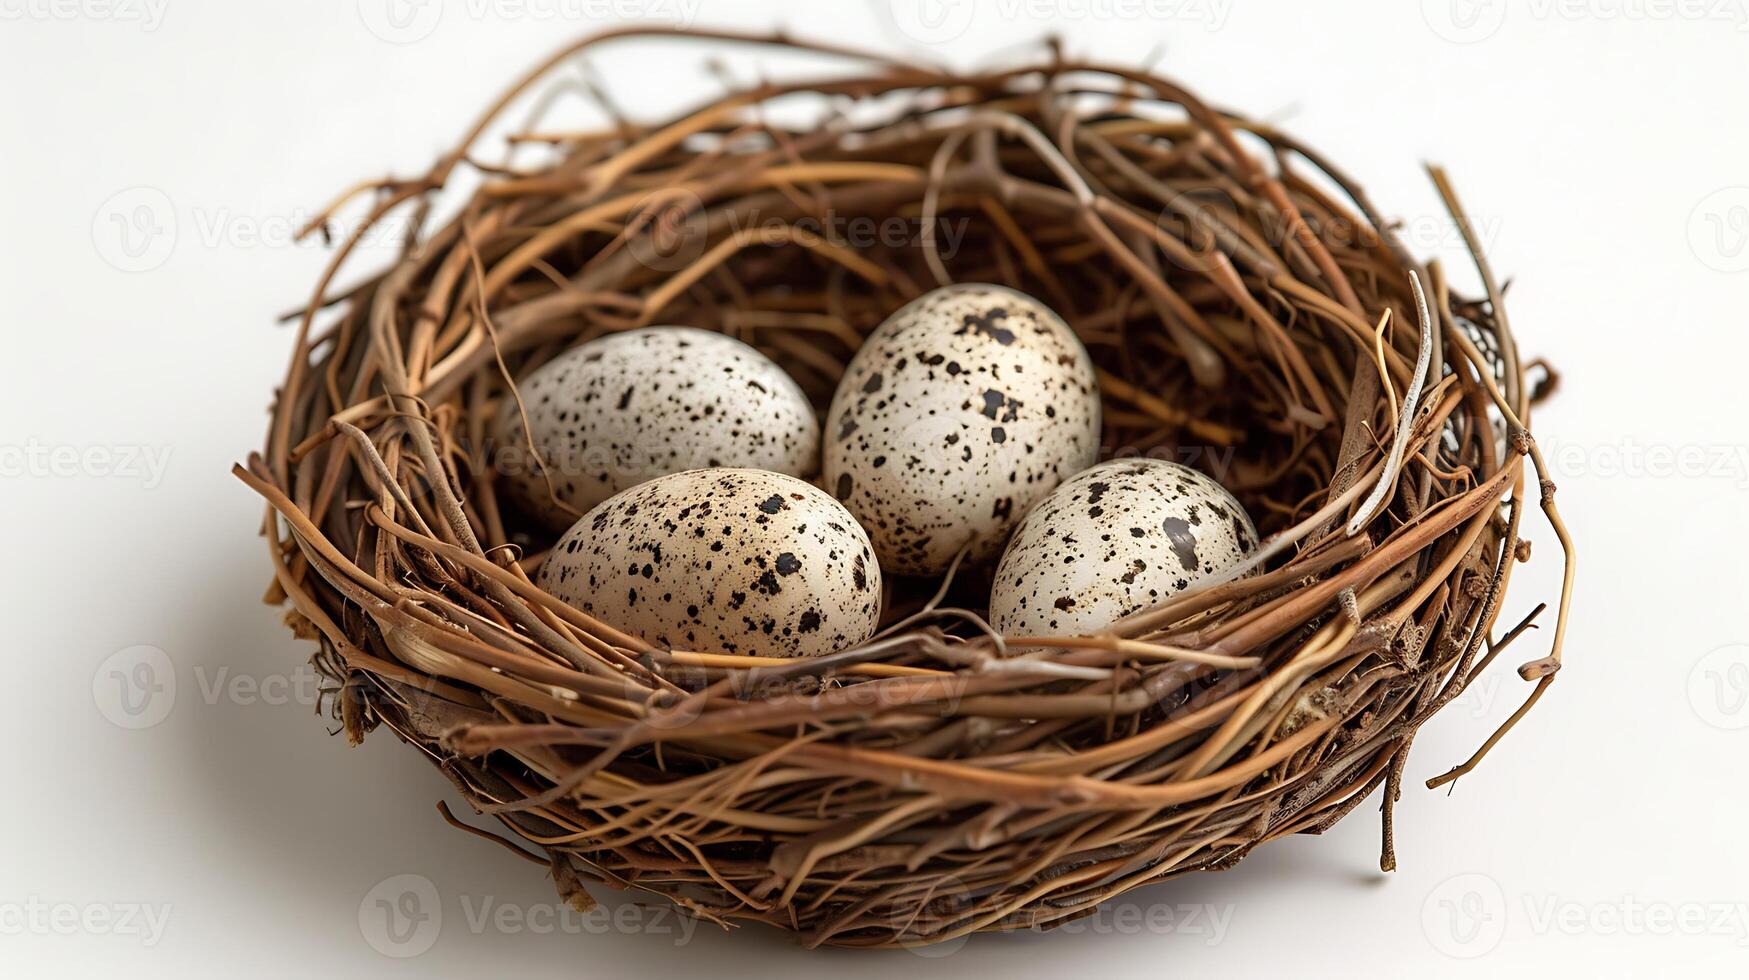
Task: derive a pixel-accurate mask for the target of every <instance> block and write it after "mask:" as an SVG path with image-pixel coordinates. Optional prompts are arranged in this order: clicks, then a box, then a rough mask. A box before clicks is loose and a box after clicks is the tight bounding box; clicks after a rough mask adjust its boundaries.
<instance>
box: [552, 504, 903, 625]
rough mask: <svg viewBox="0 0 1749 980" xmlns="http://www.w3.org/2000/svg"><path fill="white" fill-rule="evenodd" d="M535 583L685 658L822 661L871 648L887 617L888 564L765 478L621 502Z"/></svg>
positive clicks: (858, 533) (853, 529)
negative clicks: (884, 568)
mask: <svg viewBox="0 0 1749 980" xmlns="http://www.w3.org/2000/svg"><path fill="white" fill-rule="evenodd" d="M536 583H537V584H538V585H539V586H540V587H541V588H542V589H545V590H546V591H548V592H550V593H552V594H553V595H555V596H557V597H558V598H560V599H563V600H564V601H566V602H568V603H570V604H571V605H573V606H575V607H576V608H578V609H581V610H582V611H583V612H586V613H588V614H590V615H592V616H595V617H597V618H599V619H602V620H604V621H606V622H608V623H610V624H612V625H614V626H616V627H618V628H619V629H622V630H625V631H626V632H629V633H632V634H635V635H637V636H640V637H642V638H644V639H645V640H648V641H649V642H651V643H654V644H658V645H660V646H663V647H668V648H671V649H679V650H694V651H704V652H710V653H738V654H748V655H756V656H816V655H819V654H826V653H834V652H837V651H839V650H842V649H844V648H846V647H850V646H854V645H855V644H858V643H861V642H862V641H864V640H866V639H868V638H869V637H870V636H872V635H874V631H875V626H876V623H877V622H878V621H879V618H880V606H881V570H880V565H879V564H878V563H877V562H876V561H875V556H874V549H873V548H872V547H871V546H870V544H869V540H868V535H866V534H864V533H863V531H862V528H861V527H859V526H857V523H856V519H855V518H853V517H851V516H850V514H849V513H848V512H847V511H845V509H844V508H843V507H842V506H841V505H840V504H839V503H838V502H837V501H836V500H833V499H832V498H831V497H830V496H829V495H827V494H826V493H824V492H823V491H821V490H820V489H819V488H817V487H815V486H814V485H813V484H811V483H807V482H806V481H803V480H798V479H796V478H795V477H793V476H785V475H784V474H781V473H770V472H766V471H764V470H749V469H704V470H690V471H688V472H685V473H674V474H670V475H668V476H662V477H657V478H656V479H654V480H650V481H648V482H645V483H641V484H639V485H638V486H635V487H632V488H631V489H630V490H626V491H624V492H622V493H619V494H617V495H615V496H613V497H611V498H609V499H608V500H606V501H605V502H603V503H602V504H600V505H599V506H597V507H596V508H595V509H594V510H592V511H590V512H589V513H588V514H587V515H585V516H584V518H583V519H582V520H580V521H578V522H577V524H576V525H575V526H574V527H572V528H571V529H570V530H569V531H567V532H566V533H565V535H564V536H563V537H561V538H560V539H559V543H558V544H557V545H556V546H555V547H554V548H553V551H552V553H551V554H550V555H549V556H548V557H547V559H546V561H545V562H543V563H542V564H541V568H540V572H539V574H538V575H537V577H536Z"/></svg>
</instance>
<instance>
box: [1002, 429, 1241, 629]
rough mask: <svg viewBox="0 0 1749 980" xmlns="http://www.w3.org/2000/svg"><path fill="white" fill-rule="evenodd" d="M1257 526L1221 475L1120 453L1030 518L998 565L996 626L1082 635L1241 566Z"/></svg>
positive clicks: (1060, 489) (1055, 494) (1074, 480)
mask: <svg viewBox="0 0 1749 980" xmlns="http://www.w3.org/2000/svg"><path fill="white" fill-rule="evenodd" d="M1256 547H1257V529H1256V527H1255V526H1254V525H1252V523H1251V518H1250V517H1249V516H1248V515H1247V514H1246V513H1245V510H1244V508H1243V507H1241V506H1240V504H1239V502H1238V501H1237V500H1235V499H1233V495H1232V494H1230V493H1228V492H1227V490H1226V488H1225V487H1223V486H1221V485H1220V484H1219V483H1216V482H1215V481H1214V480H1213V479H1211V478H1209V477H1208V476H1205V475H1203V474H1202V473H1201V472H1199V471H1197V470H1194V469H1192V468H1190V467H1188V466H1185V465H1183V464H1181V463H1176V462H1170V461H1167V460H1157V459H1120V460H1113V461H1111V462H1108V463H1102V464H1100V465H1099V466H1095V467H1093V468H1092V469H1089V470H1086V471H1085V472H1083V473H1080V474H1078V475H1077V476H1075V477H1073V478H1072V479H1069V480H1065V481H1064V482H1063V484H1062V485H1061V486H1059V487H1057V489H1056V490H1055V491H1053V492H1052V493H1051V494H1050V496H1048V497H1046V498H1045V499H1044V500H1043V501H1041V502H1040V503H1039V505H1038V506H1037V507H1035V508H1033V509H1032V511H1031V512H1030V513H1028V514H1027V515H1026V518H1025V520H1023V521H1021V523H1020V526H1019V527H1018V528H1016V529H1015V532H1014V539H1013V540H1012V541H1011V542H1009V544H1008V550H1007V551H1005V552H1004V553H1003V555H1002V560H1001V562H1000V563H998V564H997V566H996V576H995V585H994V586H993V588H992V590H991V595H990V624H991V625H992V626H993V627H995V629H996V630H997V631H998V632H1000V633H1002V634H1003V635H1005V636H1018V637H1024V636H1080V635H1086V634H1089V633H1096V632H1099V631H1100V630H1103V629H1105V628H1106V627H1108V626H1110V625H1111V624H1112V623H1114V622H1116V621H1118V620H1119V619H1122V618H1123V617H1125V616H1128V615H1130V614H1131V613H1135V612H1139V611H1141V610H1143V609H1147V608H1148V607H1150V606H1154V605H1158V604H1159V603H1161V602H1164V601H1166V600H1167V599H1168V598H1170V597H1172V596H1173V595H1175V594H1177V593H1179V592H1182V591H1184V590H1185V589H1187V588H1189V587H1190V586H1191V585H1193V584H1195V583H1196V582H1198V581H1200V580H1202V579H1204V578H1207V577H1209V576H1211V575H1216V574H1219V573H1221V572H1224V571H1226V570H1228V569H1230V568H1232V567H1233V566H1234V565H1236V564H1238V563H1239V562H1240V561H1241V560H1242V559H1243V558H1244V557H1245V556H1246V555H1247V554H1249V553H1250V552H1251V551H1252V550H1254V549H1255V548H1256Z"/></svg>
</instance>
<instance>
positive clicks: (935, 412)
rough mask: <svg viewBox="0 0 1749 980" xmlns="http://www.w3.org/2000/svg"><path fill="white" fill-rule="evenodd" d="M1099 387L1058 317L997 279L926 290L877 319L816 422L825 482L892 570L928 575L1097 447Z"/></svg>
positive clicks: (998, 543) (1083, 463)
mask: <svg viewBox="0 0 1749 980" xmlns="http://www.w3.org/2000/svg"><path fill="white" fill-rule="evenodd" d="M1099 419H1100V415H1099V384H1098V380H1097V378H1096V376H1095V374H1094V369H1093V362H1092V360H1091V359H1090V358H1089V357H1088V356H1087V351H1086V349H1085V348H1083V347H1082V346H1081V342H1080V340H1078V339H1077V338H1076V336H1075V334H1074V332H1073V331H1071V330H1070V329H1069V327H1068V325H1067V324H1065V323H1064V322H1063V320H1062V319H1061V318H1060V317H1058V316H1057V315H1056V314H1055V313H1053V312H1051V311H1050V310H1049V309H1048V308H1047V307H1045V306H1044V304H1042V303H1040V302H1039V301H1038V300H1036V299H1033V298H1032V297H1030V296H1027V295H1026V294H1024V293H1021V292H1018V291H1016V290H1013V289H1009V288H1007V287H1005V286H992V285H980V284H967V285H958V286H949V287H946V288H943V289H937V290H934V291H933V292H930V293H926V294H924V295H923V296H920V297H918V298H917V299H916V300H913V301H912V302H911V303H909V304H907V305H906V306H904V307H903V308H901V309H900V310H899V311H898V312H896V313H894V314H893V315H892V316H890V317H888V318H887V320H886V321H885V322H884V323H882V324H881V325H880V327H878V328H877V329H876V330H875V331H874V333H872V334H870V335H869V337H868V339H867V341H865V342H864V343H863V346H862V349H861V350H859V351H858V352H857V353H856V356H855V357H854V358H853V359H852V360H851V362H850V364H849V366H848V367H847V368H846V370H845V373H844V378H843V380H842V381H841V382H840V384H839V386H838V391H837V393H836V394H835V396H834V397H833V400H832V408H831V411H830V413H829V414H828V415H827V419H826V431H825V433H824V436H823V438H824V439H825V466H824V469H825V485H826V488H827V489H828V490H830V491H832V492H833V493H834V495H836V496H837V497H838V499H839V500H841V501H843V502H844V505H845V506H846V507H848V508H849V509H850V511H851V513H853V514H855V515H856V517H857V519H858V520H859V521H861V522H862V525H863V527H865V528H867V529H868V533H869V537H870V538H871V539H872V540H873V541H874V545H875V551H876V553H877V554H879V555H880V558H881V563H882V565H883V567H885V568H886V570H887V571H888V572H889V573H898V574H906V575H934V574H940V573H941V572H944V571H946V569H947V567H948V565H949V564H950V563H951V562H952V560H953V557H954V555H955V554H956V553H957V552H958V551H959V550H960V549H961V548H962V547H963V546H966V545H968V544H969V545H971V550H970V552H969V558H970V560H972V561H974V562H976V561H983V560H987V559H991V558H994V557H995V556H996V554H997V553H998V552H999V551H1000V550H1001V548H1002V542H1003V541H1004V540H1005V539H1006V538H1007V536H1008V532H1009V531H1010V530H1011V529H1012V528H1013V527H1014V525H1015V523H1016V522H1018V521H1019V520H1020V518H1021V515H1023V514H1025V513H1026V512H1027V510H1028V509H1029V508H1031V507H1032V505H1033V504H1034V503H1036V502H1037V501H1038V500H1039V499H1040V498H1042V497H1043V496H1044V495H1045V494H1047V493H1049V492H1050V491H1051V489H1052V488H1053V487H1055V486H1056V485H1057V483H1058V482H1060V481H1061V480H1063V479H1064V478H1065V477H1068V476H1071V475H1073V474H1075V473H1077V472H1079V471H1080V470H1082V469H1084V468H1086V467H1087V466H1090V465H1092V463H1093V462H1094V460H1095V459H1097V458H1098V452H1099Z"/></svg>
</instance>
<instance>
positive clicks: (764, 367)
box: [494, 327, 820, 527]
mask: <svg viewBox="0 0 1749 980" xmlns="http://www.w3.org/2000/svg"><path fill="white" fill-rule="evenodd" d="M518 390H519V392H520V394H521V396H522V405H523V407H524V408H526V410H527V413H528V431H531V432H532V433H533V434H534V435H533V440H532V442H533V445H534V447H535V448H536V449H538V450H539V452H540V459H539V460H538V461H537V460H536V459H535V458H534V457H533V456H532V455H530V453H529V451H528V450H529V442H530V440H529V439H528V438H527V437H526V436H525V434H524V428H523V422H522V413H521V412H520V411H519V410H518V406H517V404H516V402H515V401H514V400H513V399H510V398H509V397H508V396H506V398H505V401H504V402H503V404H501V405H500V406H499V410H498V417H497V421H496V425H495V429H496V431H495V450H494V463H495V464H496V466H497V468H498V471H499V473H500V474H501V475H502V476H503V477H504V479H505V483H506V485H507V486H508V487H509V489H510V494H511V497H512V499H513V500H515V501H516V503H517V504H518V505H520V506H521V507H522V508H523V509H524V510H527V511H529V512H530V513H532V514H534V515H536V516H537V517H539V518H540V519H542V520H543V521H544V522H545V523H547V524H548V525H550V526H553V527H566V526H568V525H569V524H570V523H571V522H572V521H574V520H576V519H577V515H578V514H581V513H583V512H585V511H587V510H589V508H591V507H594V506H595V505H596V504H598V503H601V502H602V501H603V500H606V499H607V498H608V497H610V496H612V495H614V494H615V493H618V492H619V491H621V490H625V489H627V488H628V487H632V486H636V485H637V484H639V483H642V482H644V481H645V480H649V479H652V478H654V477H658V476H662V475H665V474H668V473H678V472H681V471H684V470H690V469H698V468H701V467H709V466H743V467H752V468H756V469H763V470H772V471H774V472H779V473H788V474H791V475H793V476H808V475H811V474H812V473H813V472H814V469H815V466H816V462H817V459H818V456H819V447H820V426H819V420H818V418H817V417H816V416H815V414H814V409H813V406H811V405H809V404H808V399H807V396H806V395H805V394H803V392H802V389H801V387H800V386H798V385H797V384H796V383H795V380H794V379H792V378H791V377H790V376H789V375H787V374H785V373H784V371H783V369H782V368H780V367H778V366H777V365H776V364H774V363H772V361H771V360H770V359H769V358H767V357H766V356H765V355H764V354H761V353H759V351H757V350H754V349H753V348H752V347H749V346H748V345H746V344H744V343H742V342H740V341H739V340H736V339H734V338H733V337H726V336H724V335H722V334H719V333H712V332H711V331H709V330H699V329H696V328H692V327H650V328H647V329H643V330H632V331H627V332H625V333H616V334H609V335H608V336H605V337H600V338H597V339H595V340H592V341H589V342H588V343H585V344H581V345H579V346H577V347H573V348H571V349H570V350H568V351H565V352H564V353H563V354H560V355H559V356H557V357H555V358H553V359H552V360H551V361H548V362H547V363H546V364H543V365H541V367H540V368H538V369H537V370H535V371H534V372H533V373H532V374H530V375H529V376H528V377H526V378H524V379H523V380H522V382H521V383H520V384H519V385H518ZM543 463H544V464H545V465H544V472H543V466H542V465H540V464H543ZM549 478H550V480H551V487H552V490H551V491H549V490H548V479H549ZM555 494H556V495H557V497H558V499H560V500H562V501H564V502H565V503H567V504H569V505H570V506H571V507H572V508H574V512H567V511H565V510H564V509H563V508H560V507H557V506H555V505H554V504H553V499H552V498H553V496H554V495H555Z"/></svg>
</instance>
